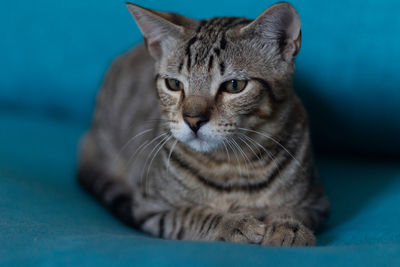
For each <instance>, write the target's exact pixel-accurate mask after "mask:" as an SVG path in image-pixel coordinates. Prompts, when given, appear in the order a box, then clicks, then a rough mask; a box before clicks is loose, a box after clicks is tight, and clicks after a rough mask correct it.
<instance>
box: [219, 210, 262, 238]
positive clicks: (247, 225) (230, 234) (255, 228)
mask: <svg viewBox="0 0 400 267" xmlns="http://www.w3.org/2000/svg"><path fill="white" fill-rule="evenodd" d="M265 229H266V225H265V223H263V222H262V221H260V220H257V219H256V218H254V217H252V216H249V215H241V216H229V217H226V218H225V220H224V223H223V225H222V227H221V231H220V233H219V234H218V235H217V240H219V241H229V242H236V243H250V244H259V243H260V242H261V241H262V240H263V238H264V235H265Z"/></svg>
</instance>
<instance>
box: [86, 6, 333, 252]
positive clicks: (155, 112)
mask: <svg viewBox="0 0 400 267" xmlns="http://www.w3.org/2000/svg"><path fill="white" fill-rule="evenodd" d="M130 9H131V12H132V13H133V15H134V17H135V19H136V20H137V22H138V24H139V26H140V27H141V30H142V32H143V33H144V35H145V37H146V40H147V47H148V49H149V50H150V54H149V53H148V52H147V50H146V47H145V46H144V45H140V46H138V47H137V48H135V49H133V50H132V51H130V52H128V53H127V54H125V55H123V56H122V57H120V58H119V59H117V60H116V61H115V63H114V64H113V65H112V67H111V68H110V70H109V72H108V74H107V77H106V79H105V82H104V85H103V88H102V90H101V91H100V93H99V96H98V100H97V107H96V111H95V115H94V119H93V124H92V128H91V130H90V131H89V132H88V134H87V135H86V137H85V139H84V141H83V143H82V150H81V162H80V172H79V178H80V181H81V183H82V184H83V185H84V187H85V188H87V189H88V190H89V191H91V192H92V193H93V194H95V195H96V196H98V197H99V198H100V199H101V201H102V202H103V203H104V204H105V205H106V206H108V207H109V208H110V209H111V210H112V211H113V212H114V213H115V214H116V215H117V216H118V217H120V218H121V219H123V220H125V221H126V222H128V223H131V224H133V225H135V226H136V227H139V228H140V229H142V230H143V231H146V232H148V233H151V234H153V235H156V236H160V237H162V238H169V239H187V240H225V241H233V242H245V243H260V244H264V245H287V246H290V245H312V244H314V243H315V238H314V235H313V233H312V231H314V230H316V229H317V227H318V226H319V225H320V224H321V222H322V221H323V219H324V218H325V217H326V215H327V212H328V206H329V204H328V201H327V199H326V197H325V194H324V192H323V190H322V189H321V187H320V184H319V180H318V174H317V170H316V169H315V167H314V163H313V160H312V153H311V148H310V140H309V130H308V124H307V118H306V113H305V111H304V108H303V106H302V104H301V102H300V101H299V99H298V98H297V97H296V95H295V94H294V92H293V90H292V80H291V77H292V74H293V71H294V65H293V62H292V56H294V55H295V54H296V53H297V51H298V49H299V43H296V42H297V41H298V40H297V39H294V41H293V42H292V43H290V42H289V41H288V42H287V44H285V47H283V48H282V49H281V48H274V46H273V45H274V43H273V42H270V43H268V42H266V43H262V42H259V41H254V40H253V38H251V37H252V35H254V34H256V32H257V30H258V28H257V27H258V26H257V25H255V26H254V23H253V24H252V23H251V22H252V21H251V20H248V19H245V18H229V17H228V18H214V19H209V20H204V21H194V20H191V19H188V18H184V17H181V16H177V15H173V14H170V13H160V12H155V11H149V10H145V9H142V8H140V7H137V6H130ZM274 9H275V10H274ZM269 10H270V11H268V10H267V11H266V12H264V13H266V15H269V14H268V12H270V13H271V10H272V11H273V13H271V14H272V15H273V16H277V15H276V14H279V12H286V13H288V12H289V13H290V12H293V10H294V9H293V8H292V7H291V6H290V5H289V4H277V5H275V7H274V6H273V7H271V8H270V9H269ZM294 12H295V11H294ZM264 13H263V15H262V16H264V17H265V16H266V15H265V14H264ZM293 14H294V13H290V14H286V15H293ZM296 14H297V13H295V15H296ZM272 15H269V17H268V18H270V17H271V16H272ZM262 16H260V17H261V18H262ZM257 20H259V19H257ZM257 20H256V22H257ZM264 23H265V22H264ZM267 23H270V21H267ZM284 23H289V24H290V21H289V22H287V21H286V20H285V19H283V20H282V21H281V23H280V24H284ZM291 23H293V21H292V22H291ZM149 25H150V26H149ZM249 25H250V26H249ZM280 26H281V27H282V25H280ZM286 26H287V25H286ZM289 26H291V25H289ZM183 28H185V30H183ZM244 28H245V30H243V29H244ZM160 29H162V30H160ZM157 30H158V31H157ZM245 31H247V32H245ZM291 31H292V30H291ZM154 32H155V33H154ZM166 32H167V33H168V34H167V35H165V34H166ZM271 32H273V31H271ZM290 33H291V32H287V33H286V34H287V35H288V36H289V34H290ZM297 35H298V36H297V37H296V38H298V39H299V38H300V36H299V32H298V33H297ZM266 36H268V34H267V35H266ZM286 38H287V36H286ZM289 44H290V45H291V46H289ZM296 46H297V47H296ZM166 51H168V53H167V52H166ZM266 74H268V75H266ZM236 79H237V80H236ZM226 81H228V83H227V82H226ZM221 88H222V89H221ZM238 88H239V89H241V90H240V91H239V90H238ZM235 90H236V91H235ZM157 95H158V99H157V97H156V96H157ZM160 104H161V106H160ZM160 107H161V108H160Z"/></svg>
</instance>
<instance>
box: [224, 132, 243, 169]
mask: <svg viewBox="0 0 400 267" xmlns="http://www.w3.org/2000/svg"><path fill="white" fill-rule="evenodd" d="M226 143H227V144H228V146H229V147H230V149H231V150H232V152H233V154H234V155H235V158H236V162H237V163H238V166H239V173H240V175H242V167H241V164H240V160H239V157H238V155H237V153H236V151H235V148H234V146H233V145H232V143H231V140H229V139H228V138H227V139H226Z"/></svg>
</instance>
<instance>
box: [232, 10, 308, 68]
mask: <svg viewBox="0 0 400 267" xmlns="http://www.w3.org/2000/svg"><path fill="white" fill-rule="evenodd" d="M240 31H241V33H242V34H245V35H247V34H251V35H253V36H254V35H256V36H257V35H258V36H260V37H261V38H262V39H264V40H266V41H272V42H274V43H275V45H278V46H279V50H280V52H281V54H282V57H283V59H284V60H285V61H288V62H289V61H292V60H293V58H294V57H295V56H296V55H297V53H298V52H299V50H300V45H301V29H300V17H299V14H298V13H297V11H296V9H295V8H294V7H293V6H292V5H291V4H289V3H287V2H280V3H276V4H274V5H272V6H270V7H269V8H267V9H266V10H265V11H264V12H263V13H262V14H261V15H260V16H258V17H257V18H256V19H255V20H254V21H253V22H251V23H250V24H249V25H247V26H245V27H243V28H242V29H241V30H240Z"/></svg>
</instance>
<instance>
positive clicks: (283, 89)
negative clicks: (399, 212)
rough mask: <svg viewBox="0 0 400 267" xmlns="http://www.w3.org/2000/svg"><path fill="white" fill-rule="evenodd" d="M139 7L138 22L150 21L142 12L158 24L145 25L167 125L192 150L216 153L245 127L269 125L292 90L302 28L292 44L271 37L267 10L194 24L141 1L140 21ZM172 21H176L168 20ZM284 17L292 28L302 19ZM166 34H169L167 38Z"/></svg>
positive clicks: (282, 10) (230, 142)
mask: <svg viewBox="0 0 400 267" xmlns="http://www.w3.org/2000/svg"><path fill="white" fill-rule="evenodd" d="M270 9H271V8H270ZM137 10H139V12H140V14H141V15H139V18H137V21H138V24H139V25H141V24H143V18H144V16H143V14H142V13H143V12H150V13H145V14H148V15H149V14H150V15H151V16H154V17H151V19H153V21H151V23H152V24H151V25H150V26H151V27H150V26H149V25H147V24H149V23H147V24H146V23H145V24H146V25H145V26H142V27H141V30H142V32H143V33H144V35H145V36H146V39H147V45H148V47H149V50H150V53H151V54H152V55H153V57H154V58H155V59H156V72H157V79H156V86H157V93H158V96H159V100H160V105H161V110H162V114H163V119H165V123H164V126H165V127H166V128H167V130H169V131H170V132H171V133H172V135H173V136H174V137H175V138H176V139H177V140H179V141H181V142H182V143H185V144H187V145H188V146H190V147H191V148H193V149H195V150H197V151H200V152H209V151H212V150H214V149H216V148H218V147H220V146H222V145H225V143H226V144H230V145H235V144H234V141H233V142H232V141H231V140H232V139H233V137H234V136H235V135H237V133H238V131H239V130H240V129H254V128H256V127H257V125H258V124H260V123H264V122H265V120H268V118H270V117H271V116H273V112H274V109H277V108H279V105H280V104H281V103H282V102H284V100H285V98H286V97H287V96H288V94H290V92H291V76H292V73H293V62H292V58H293V56H294V55H295V54H296V53H297V51H298V49H299V45H300V41H299V38H300V28H298V29H297V28H296V29H295V30H293V29H292V31H294V32H295V33H297V36H295V37H296V38H292V39H293V40H292V41H291V42H288V41H287V40H286V39H285V40H286V41H285V43H284V44H283V45H282V40H281V39H279V38H277V39H273V38H272V37H270V39H268V37H266V36H268V34H270V33H271V32H273V30H272V28H273V27H274V26H275V25H267V26H268V27H269V28H271V29H269V31H268V32H267V33H265V32H264V31H265V29H263V28H262V27H266V26H265V23H266V22H263V21H262V20H263V19H265V18H264V17H265V16H267V15H268V18H269V16H271V15H270V14H267V15H265V14H264V13H266V12H267V11H268V10H267V11H265V12H264V13H263V14H262V15H261V16H260V17H259V18H258V19H257V20H255V21H253V22H252V21H251V20H248V19H244V18H229V17H226V18H214V19H209V20H204V21H194V20H190V19H187V18H183V17H181V16H178V17H177V15H172V14H170V13H159V12H157V13H152V12H153V11H148V10H143V9H140V8H139V9H138V7H135V6H134V11H132V10H131V11H132V13H133V14H134V16H135V18H136V16H138V15H137V14H136V13H135V12H137ZM277 12H281V13H283V15H285V16H289V15H290V16H293V14H294V15H297V13H295V11H294V12H293V10H292V9H279V10H278V11H276V10H275V11H274V12H273V13H274V14H275V13H277ZM160 15H163V17H159V16H160ZM283 15H282V16H283ZM166 18H167V19H169V21H171V22H174V23H170V22H168V24H167V25H164V24H165V23H167V22H166V21H164V20H165V19H166ZM283 18H284V19H286V21H285V20H284V19H283V20H282V21H283V22H285V23H286V24H288V25H289V26H291V25H292V24H291V23H290V22H293V21H294V22H296V23H297V20H294V19H293V18H291V17H290V19H288V18H286V17H283ZM154 19H159V20H160V21H161V26H162V27H163V29H162V31H161V30H159V31H158V33H157V34H156V35H157V36H152V34H151V33H152V32H153V33H154V32H155V31H156V30H157V29H155V28H154V25H155V24H156V23H155V22H154ZM258 21H260V22H259V23H258ZM267 22H268V23H271V22H270V21H267ZM281 24H282V23H281ZM161 26H160V27H161ZM280 26H281V27H282V25H280ZM289 26H287V25H286V26H285V29H286V28H289ZM146 27H147V28H146ZM171 27H172V28H171ZM150 28H151V29H150ZM156 28H157V27H156ZM283 30H284V29H283ZM283 30H282V31H283ZM148 31H150V33H148ZM166 31H167V32H169V35H165V36H164V37H163V39H162V41H160V38H161V36H162V33H163V32H166ZM146 33H147V35H146ZM290 33H291V32H290ZM285 34H286V35H285V36H288V34H287V33H286V32H285ZM291 34H292V35H293V33H291ZM265 35H266V36H265ZM266 38H267V39H266ZM286 38H287V37H286ZM228 140H229V141H228Z"/></svg>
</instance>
